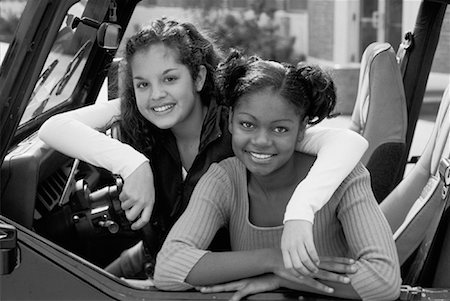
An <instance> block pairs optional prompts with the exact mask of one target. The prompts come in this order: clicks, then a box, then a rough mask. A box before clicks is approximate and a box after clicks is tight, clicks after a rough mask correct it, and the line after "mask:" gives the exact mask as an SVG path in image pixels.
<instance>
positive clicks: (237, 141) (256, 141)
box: [229, 89, 304, 176]
mask: <svg viewBox="0 0 450 301" xmlns="http://www.w3.org/2000/svg"><path fill="white" fill-rule="evenodd" d="M300 118H301V117H300V115H299V113H298V109H297V108H296V107H295V106H294V105H293V104H291V103H290V102H288V101H287V100H285V99H284V98H282V97H281V96H280V95H278V94H277V93H273V92H272V91H271V90H270V89H266V90H263V91H260V92H257V93H251V94H247V95H244V96H242V97H241V98H240V99H239V100H238V102H237V104H236V105H235V106H234V108H233V113H232V116H231V118H230V126H229V127H230V132H231V133H232V146H233V151H234V153H235V155H236V156H237V157H238V158H239V159H240V160H241V161H242V162H243V163H244V164H245V166H246V167H247V169H248V170H249V171H250V172H251V173H253V174H256V175H259V176H266V175H269V174H270V173H272V172H274V171H276V170H278V169H279V168H280V167H282V166H283V165H284V164H285V163H286V162H287V161H288V160H289V159H290V158H291V156H292V154H293V152H294V150H295V145H296V141H297V136H298V135H299V133H301V132H302V131H303V130H304V126H303V125H302V123H301V122H300Z"/></svg>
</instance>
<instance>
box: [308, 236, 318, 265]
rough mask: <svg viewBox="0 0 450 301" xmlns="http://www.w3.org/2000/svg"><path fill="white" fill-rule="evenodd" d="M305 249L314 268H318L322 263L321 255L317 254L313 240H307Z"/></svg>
mask: <svg viewBox="0 0 450 301" xmlns="http://www.w3.org/2000/svg"><path fill="white" fill-rule="evenodd" d="M305 248H306V252H307V253H308V256H309V258H310V259H311V260H312V261H313V262H314V266H315V267H316V268H317V266H318V265H319V263H320V259H319V254H317V250H316V247H315V246H314V242H313V241H312V240H306V242H305Z"/></svg>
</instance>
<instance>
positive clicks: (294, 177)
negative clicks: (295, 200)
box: [248, 152, 314, 227]
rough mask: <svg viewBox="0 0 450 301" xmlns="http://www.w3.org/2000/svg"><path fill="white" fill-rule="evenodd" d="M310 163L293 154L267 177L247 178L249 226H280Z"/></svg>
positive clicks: (305, 158)
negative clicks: (288, 204)
mask: <svg viewBox="0 0 450 301" xmlns="http://www.w3.org/2000/svg"><path fill="white" fill-rule="evenodd" d="M313 162H314V158H313V157H311V156H308V155H305V154H301V153H297V152H295V153H294V154H293V155H292V157H291V158H290V159H289V161H288V162H286V164H284V165H283V166H282V167H280V168H279V169H277V170H276V171H274V172H272V173H271V174H269V175H267V176H258V175H254V174H250V175H248V195H249V201H250V203H249V206H250V212H249V219H250V222H252V223H253V224H255V225H257V226H262V227H270V226H279V225H282V224H283V216H284V212H285V210H286V205H287V203H288V202H289V200H290V198H291V196H292V193H293V192H294V190H295V188H296V187H297V185H298V183H300V182H301V181H302V180H303V179H304V178H305V177H306V175H307V174H308V171H309V169H310V168H311V165H312V163H313Z"/></svg>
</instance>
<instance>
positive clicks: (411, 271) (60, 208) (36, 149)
mask: <svg viewBox="0 0 450 301" xmlns="http://www.w3.org/2000/svg"><path fill="white" fill-rule="evenodd" d="M94 2H95V1H88V2H87V3H88V4H87V5H88V7H86V9H84V8H83V9H84V10H81V9H82V8H81V7H80V6H79V5H78V4H76V5H74V6H70V7H68V8H67V10H66V13H64V14H61V15H59V17H58V18H59V19H58V18H55V19H52V20H48V22H50V23H51V24H53V23H52V22H54V24H62V25H58V26H57V27H58V28H56V29H51V30H55V33H54V35H53V38H54V40H55V42H54V43H53V42H52V43H50V44H51V46H48V47H50V48H51V49H50V50H49V52H50V55H49V56H48V58H46V60H45V62H41V64H42V65H43V66H44V67H43V68H42V70H43V71H40V72H39V78H38V81H37V82H36V85H35V86H34V87H33V91H32V94H31V95H32V96H31V97H30V100H29V104H28V108H27V109H26V110H25V109H24V108H23V110H24V112H25V113H24V114H23V116H22V120H21V122H20V126H19V130H18V132H17V135H16V136H15V137H12V138H11V141H13V143H11V145H13V147H12V148H11V149H10V150H8V152H7V154H6V156H5V158H4V160H3V162H2V165H1V177H0V180H1V186H0V188H1V191H0V193H1V203H0V205H1V207H0V212H1V214H2V215H3V216H5V217H6V218H8V219H9V220H12V221H14V222H15V223H17V224H19V225H20V226H21V227H24V228H25V229H27V230H29V231H30V232H33V233H36V234H37V235H39V236H41V237H43V238H44V239H45V240H48V241H50V242H51V244H55V245H57V246H59V247H61V248H63V249H64V250H66V251H67V252H69V253H71V255H70V256H75V257H79V258H81V259H82V260H85V261H87V262H89V263H90V264H93V265H95V266H97V267H98V268H99V269H98V270H96V272H98V273H106V272H104V271H103V270H102V268H103V267H105V266H106V265H108V264H109V263H110V262H112V261H113V260H114V259H116V258H117V257H118V256H119V255H120V253H121V252H122V251H123V250H125V249H127V248H129V247H131V246H133V245H134V244H135V243H136V242H138V241H139V240H140V239H141V237H140V235H141V234H140V233H137V232H135V231H131V229H130V223H129V222H128V221H127V219H126V217H125V216H124V213H123V211H122V209H121V207H120V201H119V199H118V195H119V193H120V189H121V185H122V184H123V182H122V180H121V179H120V178H118V177H116V176H115V175H112V174H111V173H110V172H109V171H107V170H105V169H102V168H98V167H95V166H92V165H90V164H87V163H86V162H83V161H80V160H76V159H74V158H70V157H67V156H65V155H63V154H61V153H58V152H57V151H55V150H53V149H51V148H49V147H48V146H47V145H45V144H44V143H43V142H42V141H40V140H39V139H38V137H37V132H36V130H33V126H35V125H36V124H42V122H43V121H44V120H45V119H46V118H48V117H49V116H51V115H54V114H56V113H58V112H62V111H65V110H68V109H73V108H76V107H80V106H83V105H86V104H89V103H92V102H93V101H108V99H111V98H113V97H116V96H117V90H116V89H117V86H118V85H119V84H120V83H118V82H117V77H116V75H115V74H114V72H120V68H117V64H116V63H118V62H120V55H118V54H116V48H117V47H118V48H119V50H120V47H123V46H118V45H117V42H118V41H120V37H121V35H123V34H124V33H125V28H120V27H119V26H116V25H114V24H115V22H114V20H117V16H116V17H114V14H113V13H112V11H113V10H112V9H111V7H109V8H108V6H107V5H106V6H105V5H103V4H102V5H100V4H99V3H94ZM102 3H103V1H102ZM447 4H448V1H424V4H423V6H422V8H421V9H422V10H427V11H428V10H430V11H432V13H431V14H428V15H427V16H428V17H427V19H424V20H420V19H418V20H417V22H416V23H417V24H421V25H420V26H418V27H416V28H415V31H414V34H413V35H412V34H411V35H408V36H407V37H405V39H406V42H405V41H399V43H400V42H403V48H402V47H400V48H399V51H398V52H397V53H396V52H395V51H394V49H393V47H392V45H390V44H388V43H381V42H376V43H373V44H370V45H369V46H368V47H367V48H366V50H365V51H364V53H363V56H362V58H361V62H362V63H361V67H360V71H359V83H358V93H357V98H356V99H355V106H354V109H353V112H352V114H351V115H348V116H339V117H336V118H334V119H330V120H329V121H327V122H324V124H323V125H324V126H338V127H347V128H351V129H353V130H355V131H356V132H358V133H360V134H361V135H363V136H364V137H365V138H366V139H367V140H368V141H369V149H368V151H367V153H366V155H365V156H364V158H363V163H365V164H366V166H367V168H368V169H369V171H370V173H371V179H372V187H373V190H374V194H375V196H376V199H377V201H378V202H379V203H380V206H381V208H382V210H383V212H384V213H385V215H386V218H387V220H388V221H389V224H390V225H391V228H392V230H393V233H394V239H395V241H396V245H397V250H398V253H399V258H400V262H401V264H402V278H403V280H404V284H405V286H404V293H405V294H406V295H407V296H408V297H411V294H414V293H415V292H418V293H422V292H423V291H421V290H417V291H416V290H415V288H417V287H423V288H425V287H426V288H450V273H449V271H450V261H449V260H448V258H449V256H450V224H449V218H450V216H449V215H450V210H449V209H448V208H449V202H448V198H449V193H448V188H449V185H450V139H449V137H450V136H449V135H450V86H449V87H448V88H447V89H446V91H445V93H444V95H443V96H442V100H441V101H440V106H439V111H438V113H437V117H436V120H435V123H434V127H433V131H432V133H431V136H430V138H429V140H428V142H427V143H426V146H425V149H424V151H423V152H422V154H421V155H420V157H418V158H417V160H414V161H412V160H411V159H410V157H409V151H410V148H411V143H412V139H413V135H414V129H415V127H416V123H417V120H418V116H419V113H420V107H421V103H422V100H423V94H424V91H425V86H426V82H427V79H428V74H429V70H430V68H431V61H432V57H433V55H430V52H434V50H435V48H436V45H437V43H438V41H439V33H440V28H441V26H442V22H443V21H442V20H443V14H445V9H446V7H447ZM105 7H106V8H105ZM87 8H90V10H88V9H87ZM108 9H109V10H111V11H110V12H109V13H110V15H109V17H106V18H104V16H105V10H108ZM87 11H89V12H90V13H88V14H87V13H85V12H87ZM131 13H132V11H130V12H127V13H126V14H124V15H119V16H118V17H119V18H123V19H130V18H131ZM433 14H434V16H435V17H434V18H433V17H430V15H433ZM106 15H108V14H106ZM420 16H421V15H419V18H420ZM115 18H116V19H115ZM104 19H106V20H104ZM74 20H75V21H74ZM58 22H59V23H58ZM129 26H130V27H133V26H134V23H130V25H129ZM49 28H52V27H51V26H49ZM430 28H431V29H432V30H431V29H430ZM127 30H128V29H127ZM427 30H428V31H429V32H427ZM424 32H427V35H425V34H423V33H424ZM430 32H432V33H430ZM411 36H414V40H412V37H411ZM111 41H113V42H111ZM47 42H48V41H47ZM94 42H95V43H94ZM96 43H99V44H96ZM411 43H413V44H414V47H410V45H411ZM98 45H100V46H98ZM405 45H406V46H405ZM69 50H70V51H69ZM74 50H75V51H74ZM118 53H120V51H119V52H118ZM418 57H427V59H426V61H425V62H424V61H423V60H418V59H417V58H418ZM428 57H429V58H428ZM99 60H100V61H102V62H108V63H107V64H104V65H102V66H101V67H99V68H100V69H92V68H91V71H90V73H89V74H88V73H87V71H86V70H88V69H89V67H90V66H93V65H94V64H95V62H96V61H99ZM416 61H417V62H420V63H416ZM114 64H116V65H114ZM111 66H116V68H110V67H111ZM92 70H93V71H92ZM113 70H115V71H113ZM118 70H119V71H118ZM412 70H413V71H412ZM93 73H97V74H101V75H102V76H103V77H107V78H108V80H107V81H105V82H103V81H100V80H98V79H97V78H95V79H94V78H93V79H91V78H90V77H91V76H92V74H93ZM413 73H417V74H420V75H418V76H412V74H413ZM61 74H62V75H61ZM56 75H58V76H56ZM78 81H80V82H83V83H85V86H81V87H80V85H77V83H78ZM89 85H90V86H89ZM87 87H89V88H90V89H87ZM405 87H407V88H405ZM108 93H109V95H108ZM92 95H95V97H92ZM74 99H76V100H77V101H76V102H74V101H73V100H74ZM92 99H94V100H92ZM105 134H106V135H112V136H114V137H117V135H118V134H117V133H112V131H111V129H105ZM2 139H3V138H2ZM407 165H410V166H411V171H409V172H408V173H405V167H406V166H407ZM24 187H26V189H24ZM404 300H406V299H404Z"/></svg>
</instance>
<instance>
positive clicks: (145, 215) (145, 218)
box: [131, 207, 152, 230]
mask: <svg viewBox="0 0 450 301" xmlns="http://www.w3.org/2000/svg"><path fill="white" fill-rule="evenodd" d="M151 215H152V208H150V207H146V208H144V210H143V211H142V213H141V217H140V218H139V219H138V220H137V221H135V222H134V223H133V224H132V225H131V229H132V230H138V229H141V228H142V227H144V226H145V225H146V224H147V223H148V222H149V221H150V216H151Z"/></svg>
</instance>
